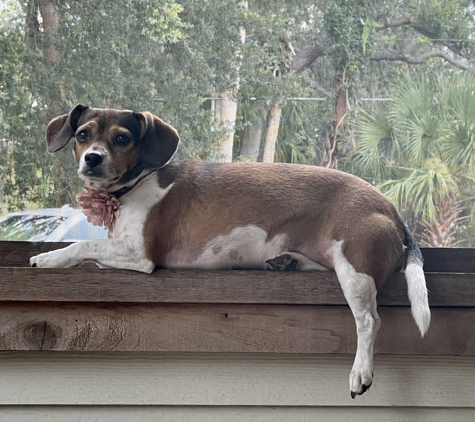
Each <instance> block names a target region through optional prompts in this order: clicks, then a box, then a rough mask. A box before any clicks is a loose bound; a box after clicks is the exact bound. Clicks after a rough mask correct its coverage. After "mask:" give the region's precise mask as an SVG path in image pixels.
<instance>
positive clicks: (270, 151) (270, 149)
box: [262, 100, 283, 163]
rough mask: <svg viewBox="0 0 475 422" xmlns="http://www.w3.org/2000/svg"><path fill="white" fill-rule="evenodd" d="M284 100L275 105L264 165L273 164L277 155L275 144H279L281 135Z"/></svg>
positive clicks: (265, 141)
mask: <svg viewBox="0 0 475 422" xmlns="http://www.w3.org/2000/svg"><path fill="white" fill-rule="evenodd" d="M282 105H283V100H279V101H277V102H276V103H274V104H273V106H272V108H271V110H270V113H269V114H270V115H269V122H268V124H267V132H266V137H265V140H264V155H263V157H262V162H263V163H273V162H274V155H275V144H276V143H277V135H278V134H279V125H280V117H281V116H282Z"/></svg>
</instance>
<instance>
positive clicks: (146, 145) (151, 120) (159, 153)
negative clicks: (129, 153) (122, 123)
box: [134, 111, 180, 168]
mask: <svg viewBox="0 0 475 422" xmlns="http://www.w3.org/2000/svg"><path fill="white" fill-rule="evenodd" d="M134 116H135V118H136V119H138V121H139V122H140V125H141V126H142V130H141V134H140V139H139V142H138V147H139V151H140V160H141V161H142V164H143V165H144V166H145V167H148V168H160V167H162V166H164V165H165V164H167V163H168V162H169V161H170V159H171V158H172V157H173V154H175V151H176V149H177V147H178V142H179V140H180V137H179V136H178V132H177V131H176V130H175V128H173V127H172V126H170V125H169V124H168V123H165V122H164V121H163V120H161V119H159V118H158V117H157V116H154V115H153V114H152V113H149V112H148V111H144V112H142V113H134Z"/></svg>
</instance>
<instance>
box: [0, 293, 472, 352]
mask: <svg viewBox="0 0 475 422" xmlns="http://www.w3.org/2000/svg"><path fill="white" fill-rule="evenodd" d="M380 314H381V318H382V329H381V331H380V333H379V335H378V339H377V342H376V348H375V353H377V354H392V355H409V354H410V355H435V356H454V355H459V356H475V331H474V330H473V327H474V326H475V309H457V308H453V309H446V308H436V309H434V310H433V314H432V323H431V327H430V329H429V332H428V335H427V336H426V338H424V339H421V338H420V334H419V332H418V330H417V328H416V325H415V323H414V321H413V320H412V316H411V313H410V310H409V309H408V308H397V307H382V308H380ZM355 339H356V328H355V323H354V320H353V316H352V314H351V312H350V310H349V308H348V307H346V306H298V307H297V306H288V305H232V304H229V305H196V304H181V305H179V304H162V305H152V304H142V305H125V304H57V303H56V304H55V303H36V302H31V303H4V304H2V306H1V308H0V350H60V351H134V352H136V351H157V352H208V353H209V352H239V353H243V352H245V353H249V352H261V353H317V354H327V353H332V354H348V353H350V354H353V353H354V352H355V348H356V344H355Z"/></svg>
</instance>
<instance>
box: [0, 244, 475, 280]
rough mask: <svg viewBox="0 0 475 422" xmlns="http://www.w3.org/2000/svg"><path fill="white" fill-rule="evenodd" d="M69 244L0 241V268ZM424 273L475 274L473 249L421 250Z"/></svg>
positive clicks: (20, 263) (19, 263) (19, 265)
mask: <svg viewBox="0 0 475 422" xmlns="http://www.w3.org/2000/svg"><path fill="white" fill-rule="evenodd" d="M67 245H69V243H61V242H59V243H55V242H36V243H32V242H5V241H0V267H28V266H29V264H28V261H29V259H30V257H31V256H33V255H36V254H39V253H42V252H48V251H51V250H55V249H59V248H63V247H65V246H67ZM422 254H423V255H424V261H425V262H424V271H425V272H458V273H475V249H473V248H422Z"/></svg>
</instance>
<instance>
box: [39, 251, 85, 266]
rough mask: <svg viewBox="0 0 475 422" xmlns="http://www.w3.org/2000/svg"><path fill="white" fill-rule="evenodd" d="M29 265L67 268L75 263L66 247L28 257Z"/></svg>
mask: <svg viewBox="0 0 475 422" xmlns="http://www.w3.org/2000/svg"><path fill="white" fill-rule="evenodd" d="M30 265H31V266H32V267H38V268H68V267H73V266H74V265H77V263H76V262H75V261H74V259H72V257H71V254H70V253H69V251H67V250H66V249H58V250H56V251H51V252H45V253H42V254H39V255H36V256H33V257H31V258H30Z"/></svg>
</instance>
